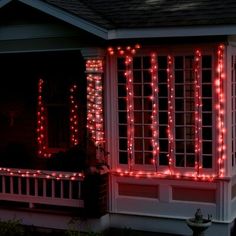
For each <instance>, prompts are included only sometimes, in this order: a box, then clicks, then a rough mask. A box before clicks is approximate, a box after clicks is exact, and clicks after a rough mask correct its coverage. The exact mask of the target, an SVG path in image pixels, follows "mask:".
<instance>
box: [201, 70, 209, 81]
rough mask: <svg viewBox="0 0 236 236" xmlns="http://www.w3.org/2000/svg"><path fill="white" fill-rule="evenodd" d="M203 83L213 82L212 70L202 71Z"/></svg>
mask: <svg viewBox="0 0 236 236" xmlns="http://www.w3.org/2000/svg"><path fill="white" fill-rule="evenodd" d="M202 83H211V70H204V71H202Z"/></svg>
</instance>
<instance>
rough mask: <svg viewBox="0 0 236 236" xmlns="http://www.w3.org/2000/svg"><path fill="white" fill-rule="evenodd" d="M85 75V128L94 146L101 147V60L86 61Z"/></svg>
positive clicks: (102, 139)
mask: <svg viewBox="0 0 236 236" xmlns="http://www.w3.org/2000/svg"><path fill="white" fill-rule="evenodd" d="M86 73H87V128H88V130H89V133H90V135H91V139H92V140H93V141H94V144H95V145H96V146H100V145H103V143H104V142H105V140H104V130H103V129H104V127H103V98H102V92H103V87H102V76H101V74H102V73H103V66H102V60H99V59H94V60H87V61H86Z"/></svg>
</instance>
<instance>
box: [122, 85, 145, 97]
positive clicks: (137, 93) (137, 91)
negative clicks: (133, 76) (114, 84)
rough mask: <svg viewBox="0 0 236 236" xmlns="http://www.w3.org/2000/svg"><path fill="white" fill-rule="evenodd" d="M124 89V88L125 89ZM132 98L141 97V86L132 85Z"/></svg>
mask: <svg viewBox="0 0 236 236" xmlns="http://www.w3.org/2000/svg"><path fill="white" fill-rule="evenodd" d="M125 89H126V87H125ZM133 91H134V96H142V85H141V84H134V85H133Z"/></svg>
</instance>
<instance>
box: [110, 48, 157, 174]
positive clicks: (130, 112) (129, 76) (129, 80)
mask: <svg viewBox="0 0 236 236" xmlns="http://www.w3.org/2000/svg"><path fill="white" fill-rule="evenodd" d="M140 48H141V46H140V45H139V44H136V45H135V46H134V47H131V46H127V47H121V46H118V47H116V48H112V47H109V48H108V53H109V55H111V56H112V55H115V54H118V55H119V56H123V57H125V67H126V69H125V77H126V104H127V105H126V110H127V153H128V166H129V169H130V170H131V169H132V168H133V165H134V158H133V157H134V95H133V56H134V55H135V54H136V52H137V50H138V49H140ZM153 160H154V159H153Z"/></svg>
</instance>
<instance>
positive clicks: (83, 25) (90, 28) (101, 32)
mask: <svg viewBox="0 0 236 236" xmlns="http://www.w3.org/2000/svg"><path fill="white" fill-rule="evenodd" d="M3 1H4V2H5V4H7V3H8V2H10V1H11V0H3ZM18 1H19V2H22V3H24V4H26V5H28V6H31V7H33V8H35V9H38V10H40V11H42V12H44V13H46V14H48V15H51V16H53V17H55V18H57V19H60V20H62V21H64V22H66V23H69V24H71V25H73V26H75V27H77V28H80V29H82V30H85V31H87V32H89V33H91V34H94V35H96V36H98V37H100V38H103V39H105V40H106V39H108V30H106V29H104V28H102V27H99V26H97V25H95V24H93V23H91V22H88V21H86V20H84V19H82V18H80V17H78V16H75V15H73V14H70V13H68V12H66V11H63V10H61V9H59V8H57V7H55V6H53V5H50V4H48V3H45V2H42V1H39V0H34V1H32V0H18ZM5 4H4V5H5Z"/></svg>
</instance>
